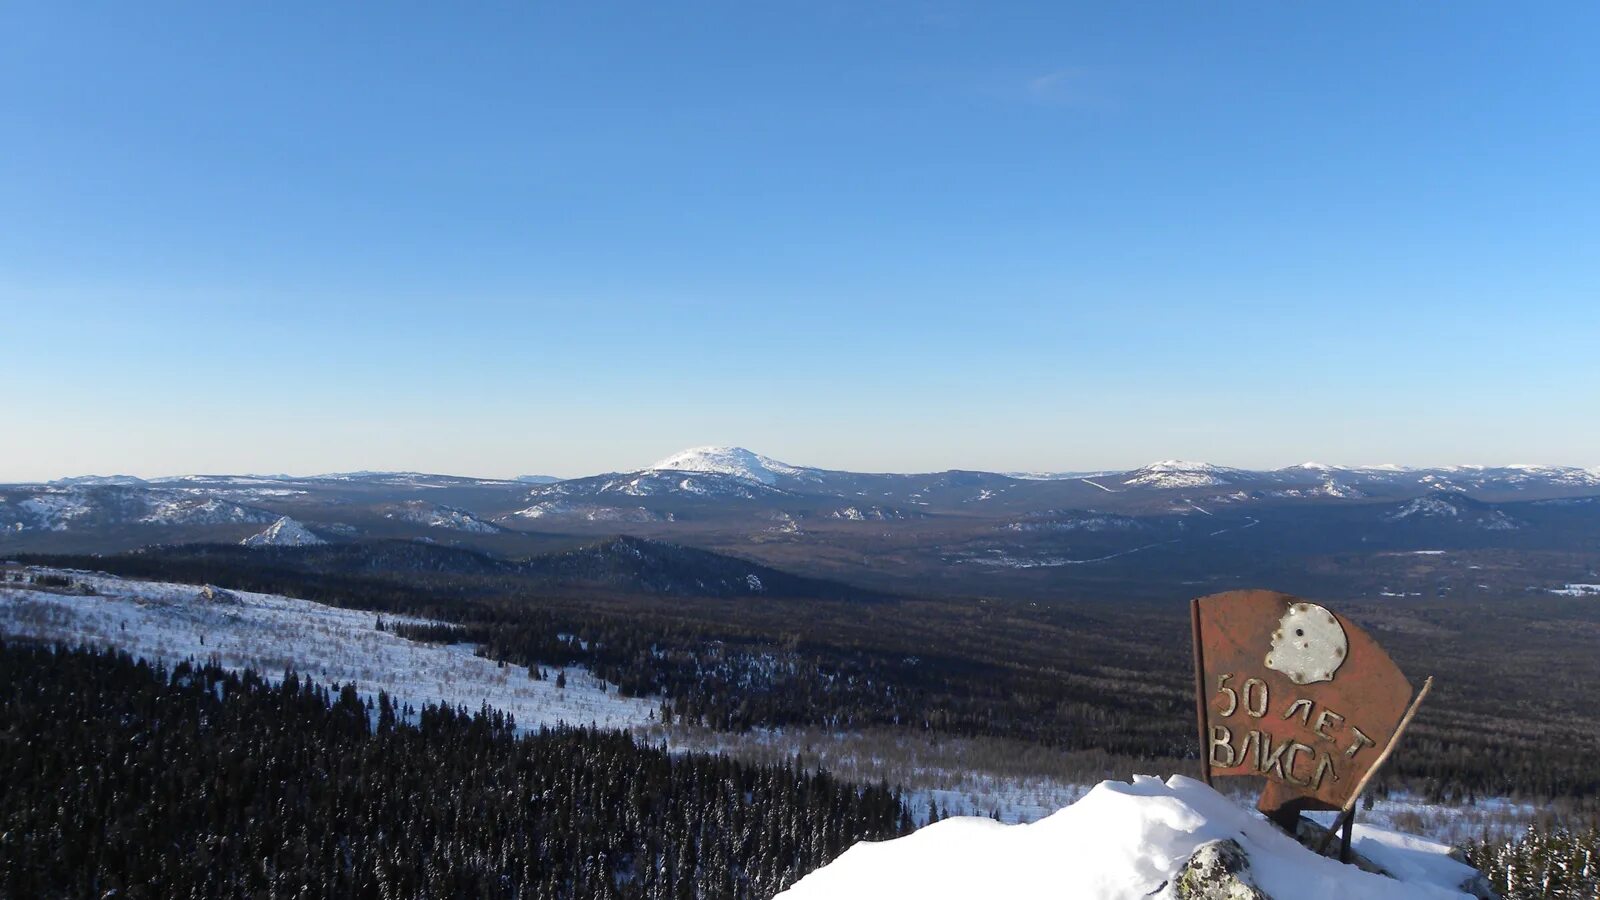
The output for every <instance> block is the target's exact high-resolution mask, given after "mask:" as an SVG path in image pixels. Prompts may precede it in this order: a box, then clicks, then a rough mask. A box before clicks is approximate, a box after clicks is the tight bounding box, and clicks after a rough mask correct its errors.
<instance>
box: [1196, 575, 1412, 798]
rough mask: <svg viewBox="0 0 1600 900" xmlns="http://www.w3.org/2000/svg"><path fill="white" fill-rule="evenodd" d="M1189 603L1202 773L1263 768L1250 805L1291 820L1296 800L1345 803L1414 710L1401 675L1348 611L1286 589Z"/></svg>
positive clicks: (1251, 773)
mask: <svg viewBox="0 0 1600 900" xmlns="http://www.w3.org/2000/svg"><path fill="white" fill-rule="evenodd" d="M1190 611H1191V614H1192V616H1193V620H1194V622H1193V624H1194V645H1195V681H1196V688H1197V690H1198V696H1197V698H1196V712H1197V715H1198V718H1199V724H1200V737H1201V744H1202V746H1201V755H1202V763H1203V766H1202V771H1203V772H1204V775H1205V779H1206V782H1207V783H1210V781H1211V779H1212V778H1225V777H1232V776H1257V777H1262V778H1265V779H1266V790H1265V791H1263V792H1262V795H1261V800H1260V803H1259V804H1258V806H1259V808H1260V809H1261V811H1262V812H1265V813H1267V815H1268V816H1269V817H1271V818H1273V819H1274V820H1275V821H1277V822H1279V823H1280V824H1283V825H1285V826H1286V827H1290V828H1292V827H1293V823H1294V822H1295V821H1296V820H1298V818H1299V814H1300V811H1301V810H1306V809H1337V810H1341V811H1343V810H1348V809H1350V808H1351V807H1352V806H1353V805H1354V803H1355V800H1356V797H1357V796H1358V795H1359V794H1360V792H1361V789H1362V788H1364V787H1365V786H1366V782H1367V779H1368V777H1369V776H1370V774H1371V773H1373V772H1375V771H1376V769H1377V767H1378V766H1379V765H1381V764H1382V762H1383V760H1384V759H1385V758H1387V756H1388V753H1389V751H1390V750H1391V749H1392V747H1393V743H1394V741H1395V739H1396V738H1398V736H1399V734H1400V733H1401V732H1402V731H1403V730H1404V723H1406V722H1409V720H1410V716H1409V712H1410V711H1414V708H1413V709H1412V710H1408V706H1412V707H1414V704H1412V703H1411V700H1412V694H1411V685H1410V683H1409V682H1407V681H1406V677H1405V674H1404V673H1402V672H1401V671H1400V668H1399V667H1398V666H1396V665H1395V664H1394V661H1393V660H1391V659H1390V658H1389V655H1388V654H1387V653H1385V652H1384V651H1383V648H1381V647H1379V646H1378V644H1377V642H1376V641H1374V640H1373V639H1372V638H1371V637H1370V636H1368V634H1367V633H1366V632H1365V631H1362V630H1361V629H1360V628H1359V627H1358V626H1356V625H1355V624H1354V623H1352V622H1351V621H1350V620H1348V619H1346V618H1345V617H1343V616H1341V615H1339V614H1337V613H1335V612H1333V611H1331V610H1329V609H1327V608H1325V607H1323V606H1320V605H1318V604H1316V603H1312V602H1310V601H1307V600H1302V599H1300V598H1298V597H1291V596H1289V595H1288V594H1280V593H1277V592H1275V591H1230V592H1228V593H1225V594H1213V595H1211V596H1209V597H1201V598H1200V599H1198V600H1195V601H1194V602H1193V603H1192V605H1191V608H1190ZM1420 699H1421V697H1420V696H1419V697H1418V700H1420Z"/></svg>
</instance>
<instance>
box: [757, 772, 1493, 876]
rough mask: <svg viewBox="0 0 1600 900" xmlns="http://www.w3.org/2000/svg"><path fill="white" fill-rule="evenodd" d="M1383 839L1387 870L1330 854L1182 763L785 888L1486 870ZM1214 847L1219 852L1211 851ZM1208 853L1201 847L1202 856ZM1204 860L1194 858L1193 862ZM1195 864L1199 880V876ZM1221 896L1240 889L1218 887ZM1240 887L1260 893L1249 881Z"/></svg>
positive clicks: (854, 850)
mask: <svg viewBox="0 0 1600 900" xmlns="http://www.w3.org/2000/svg"><path fill="white" fill-rule="evenodd" d="M1365 834H1366V836H1367V837H1368V839H1369V840H1370V841H1382V843H1383V847H1382V848H1381V849H1382V853H1381V854H1380V853H1378V852H1377V851H1375V852H1374V858H1379V857H1380V856H1381V858H1383V859H1384V862H1383V865H1385V866H1386V867H1387V868H1388V870H1389V871H1391V872H1392V873H1394V874H1395V876H1396V877H1395V878H1387V877H1385V876H1383V875H1377V874H1373V873H1369V872H1364V871H1361V870H1360V869H1357V868H1355V867H1354V866H1347V865H1343V864H1341V863H1339V862H1337V861H1336V860H1332V859H1327V858H1324V857H1321V856H1317V855H1316V854H1314V853H1312V852H1311V851H1310V850H1307V849H1305V848H1304V847H1302V846H1300V844H1298V843H1296V842H1295V841H1294V840H1293V839H1292V838H1290V837H1289V836H1287V835H1285V834H1283V833H1282V832H1280V831H1279V830H1278V829H1277V827H1276V826H1274V825H1273V824H1271V823H1270V822H1268V821H1266V820H1265V819H1264V818H1262V817H1261V816H1260V815H1258V814H1256V813H1253V812H1250V811H1246V810H1244V809H1241V808H1239V807H1238V806H1235V805H1234V804H1233V803H1232V802H1230V801H1229V800H1228V799H1227V798H1225V797H1223V796H1222V795H1221V794H1218V793H1217V792H1215V791H1213V790H1212V789H1211V788H1209V787H1207V786H1205V785H1204V784H1201V783H1200V782H1198V781H1195V780H1193V779H1190V778H1185V777H1183V776H1181V775H1174V776H1173V777H1172V778H1170V779H1168V780H1167V781H1166V782H1164V783H1163V782H1162V781H1161V780H1160V779H1157V778H1151V777H1148V776H1138V777H1136V778H1135V779H1134V781H1133V783H1132V784H1125V783H1122V782H1113V781H1107V782H1102V783H1101V784H1100V785H1099V786H1097V787H1095V788H1094V789H1093V790H1091V791H1090V792H1089V793H1088V794H1087V795H1085V796H1084V798H1083V799H1081V800H1079V801H1078V802H1076V803H1074V804H1072V805H1071V806H1068V807H1066V808H1065V809H1062V810H1060V811H1059V812H1057V813H1055V814H1054V815H1052V816H1050V817H1049V818H1046V819H1043V820H1040V821H1038V822H1035V823H1033V824H1031V825H1002V824H1000V823H999V822H995V821H993V820H990V819H979V818H955V819H946V820H944V821H942V822H938V823H936V824H934V825H929V826H927V827H925V828H923V829H921V830H919V831H917V832H915V833H913V834H911V835H909V836H907V837H903V838H899V839H897V840H892V841H884V842H881V843H870V842H862V843H859V844H856V845H855V846H854V847H851V848H850V849H849V850H847V851H845V853H844V854H843V855H842V856H840V857H839V858H838V859H836V860H834V861H833V862H832V863H830V864H829V865H827V866H825V867H823V868H821V869H819V870H817V871H815V872H813V873H811V874H810V875H807V876H806V877H805V878H803V879H801V880H800V881H799V883H797V884H796V885H795V886H794V887H792V888H790V889H789V890H788V891H786V892H784V893H782V894H779V895H778V896H779V897H784V898H788V900H878V898H882V897H916V898H918V900H957V898H960V900H971V898H977V897H983V898H1003V900H1010V898H1030V900H1031V898H1063V900H1069V898H1070V900H1122V898H1127V900H1135V898H1146V897H1156V898H1165V900H1180V898H1184V897H1193V896H1205V895H1203V894H1199V895H1197V894H1194V893H1191V892H1189V891H1188V890H1187V889H1182V888H1180V883H1182V882H1184V881H1185V880H1187V881H1189V882H1190V883H1191V884H1192V883H1193V881H1194V880H1195V878H1196V877H1197V874H1198V869H1199V868H1200V865H1201V864H1202V863H1206V862H1208V861H1209V862H1210V863H1212V864H1213V868H1214V869H1226V868H1227V867H1228V866H1226V865H1223V863H1229V864H1232V863H1234V862H1237V860H1235V859H1233V858H1232V855H1231V853H1230V851H1229V844H1230V843H1233V844H1236V845H1237V848H1238V850H1240V851H1242V854H1243V861H1242V865H1243V867H1244V868H1242V869H1241V870H1240V871H1241V872H1242V873H1243V874H1242V875H1240V874H1239V873H1228V874H1233V875H1236V876H1238V877H1237V881H1238V883H1240V884H1242V885H1248V886H1253V887H1254V888H1255V889H1257V890H1259V892H1260V896H1264V897H1267V898H1273V900H1290V898H1296V900H1347V898H1354V897H1359V898H1365V900H1430V898H1462V897H1468V896H1470V895H1468V894H1466V893H1464V892H1463V891H1461V890H1460V889H1459V886H1460V885H1462V884H1463V883H1464V882H1466V881H1467V880H1468V879H1470V878H1471V877H1473V876H1474V875H1476V873H1475V872H1474V871H1473V870H1472V869H1471V868H1470V867H1468V866H1466V865H1464V864H1461V863H1456V862H1455V861H1454V860H1450V859H1449V858H1448V857H1447V856H1445V852H1446V851H1447V850H1448V848H1445V847H1443V846H1442V845H1438V844H1431V843H1430V842H1427V841H1422V840H1420V839H1415V840H1410V841H1407V840H1403V839H1401V838H1403V836H1400V835H1395V836H1394V837H1395V838H1396V840H1387V839H1384V838H1381V837H1380V836H1379V835H1378V829H1367V830H1366V832H1365ZM1202 848H1205V850H1206V852H1204V853H1199V851H1201V850H1202ZM1197 853H1199V856H1198V857H1197ZM1191 859H1193V860H1194V861H1195V863H1196V866H1195V867H1194V868H1191V867H1190V861H1191ZM1186 874H1187V876H1188V877H1187V879H1186V877H1185V876H1186ZM1217 896H1229V895H1227V894H1218V895H1217ZM1232 896H1243V897H1248V896H1251V895H1250V894H1249V893H1247V892H1243V893H1235V894H1233V895H1232Z"/></svg>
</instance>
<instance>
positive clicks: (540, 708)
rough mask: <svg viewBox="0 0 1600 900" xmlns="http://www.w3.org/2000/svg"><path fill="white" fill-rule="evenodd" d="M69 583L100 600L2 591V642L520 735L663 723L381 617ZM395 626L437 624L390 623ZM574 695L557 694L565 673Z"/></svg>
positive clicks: (93, 579)
mask: <svg viewBox="0 0 1600 900" xmlns="http://www.w3.org/2000/svg"><path fill="white" fill-rule="evenodd" d="M29 571H30V572H43V573H54V574H65V575H68V576H69V577H71V578H72V580H73V581H74V582H75V583H76V584H79V585H83V586H85V587H87V588H89V589H91V590H93V591H94V592H95V593H94V594H93V595H91V596H84V595H82V594H78V593H60V592H54V591H47V590H39V589H32V588H22V587H17V586H5V585H0V634H4V635H8V636H14V637H29V638H36V639H39V640H46V641H62V642H64V643H68V644H73V643H84V644H91V645H95V646H113V647H117V648H119V649H122V650H126V651H127V652H129V653H130V654H132V655H134V656H138V657H143V658H145V659H148V660H151V661H160V662H165V663H167V664H169V665H171V664H175V663H177V662H180V661H182V660H185V659H191V658H192V659H199V660H206V659H214V660H215V661H216V662H217V663H218V664H220V665H222V666H224V667H227V668H229V669H234V670H240V669H245V668H251V669H255V670H256V671H257V672H259V673H261V674H262V675H263V676H265V677H268V678H277V677H281V676H282V675H283V673H284V671H285V670H287V669H292V670H294V671H296V672H299V673H300V674H301V675H305V676H308V677H312V678H315V679H317V680H319V681H324V682H327V681H337V682H339V683H347V682H348V683H354V684H355V686H356V689H357V690H358V691H359V692H361V693H362V694H363V695H365V696H368V697H375V696H376V695H377V693H378V691H380V690H383V691H387V692H388V693H389V694H390V695H391V696H393V697H394V698H396V699H397V700H401V701H406V702H409V703H411V704H412V705H413V706H419V707H420V706H421V705H422V704H424V703H430V702H433V703H448V704H451V705H454V706H465V707H467V708H468V709H472V710H475V709H477V708H478V707H479V706H481V705H482V704H484V703H488V704H489V705H490V706H493V707H495V708H496V709H499V710H502V711H504V712H508V713H511V714H512V715H513V716H515V717H516V721H517V725H518V727H521V728H538V727H539V726H540V725H552V726H553V725H556V724H558V723H563V722H564V723H567V724H570V725H583V724H591V723H592V724H596V725H602V726H606V727H611V728H628V727H631V726H635V725H644V724H646V723H650V722H653V721H654V719H655V715H654V713H655V709H656V702H655V701H651V700H644V699H632V698H626V697H621V696H618V695H617V691H616V688H615V686H613V685H608V684H606V683H605V682H603V681H600V680H599V679H597V678H595V677H593V675H591V674H590V673H589V672H588V670H586V669H584V668H582V667H578V666H571V667H567V668H566V669H564V670H563V669H561V668H559V667H552V668H551V670H550V676H549V677H548V678H546V679H544V680H538V679H535V678H531V677H529V674H528V670H527V668H526V667H522V666H506V667H504V668H501V667H500V666H499V664H497V663H496V662H494V661H493V660H489V659H485V658H483V657H480V656H476V655H474V652H473V650H474V648H473V647H472V646H470V645H465V644H454V645H449V646H445V645H439V644H424V643H416V642H413V641H409V640H407V639H405V638H402V637H399V636H397V635H395V634H394V633H393V632H390V631H387V630H385V631H379V630H378V629H377V627H376V625H377V622H378V619H379V618H380V614H379V613H372V612H365V611H361V610H353V609H340V608H338V607H333V606H324V605H322V604H320V603H313V602H311V601H309V600H297V599H293V598H289V597H283V596H279V595H276V594H256V593H250V592H247V591H224V590H218V589H216V588H201V587H197V586H195V585H187V584H169V583H163V582H149V581H135V580H132V579H125V578H119V577H116V576H112V575H93V574H86V573H81V572H62V571H61V570H54V569H30V570H29ZM381 618H382V619H383V620H384V621H385V622H388V623H399V622H410V623H414V624H429V623H428V622H427V621H426V620H423V619H416V618H410V617H406V616H394V615H390V614H387V613H384V614H381ZM561 671H564V672H565V673H566V676H567V677H566V687H565V688H564V689H563V688H557V687H556V686H555V676H556V673H557V672H561Z"/></svg>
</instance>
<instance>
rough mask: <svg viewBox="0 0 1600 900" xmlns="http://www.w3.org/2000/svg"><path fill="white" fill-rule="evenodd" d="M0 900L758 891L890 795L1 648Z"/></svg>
mask: <svg viewBox="0 0 1600 900" xmlns="http://www.w3.org/2000/svg"><path fill="white" fill-rule="evenodd" d="M0 684H5V685H7V689H6V691H5V692H4V694H3V696H0V703H3V710H0V712H3V715H0V785H3V786H4V789H3V791H0V896H5V897H16V898H23V897H28V898H33V897H119V898H121V897H127V898H158V897H160V898H169V897H170V898H212V897H251V898H279V897H282V898H287V897H310V896H315V897H350V898H411V897H504V898H538V900H544V898H617V900H623V898H688V897H730V898H731V897H752V898H754V897H770V896H771V895H772V894H774V893H776V892H777V891H778V890H781V889H782V888H783V887H785V886H787V885H788V884H791V883H793V882H794V881H795V880H796V879H798V878H799V877H800V876H801V875H803V874H805V873H806V872H809V871H811V870H812V869H814V868H816V867H818V866H820V865H822V864H824V863H826V862H827V861H829V860H830V859H832V858H833V857H835V856H837V855H838V854H839V853H841V852H843V851H844V850H845V849H846V848H848V847H849V846H850V845H851V844H852V843H854V842H856V841H859V840H879V839H885V838H890V837H894V836H897V835H899V834H902V833H905V832H906V831H908V830H909V829H910V827H911V822H910V818H909V816H908V813H907V810H906V809H905V807H904V805H903V804H902V802H901V801H900V798H899V797H898V796H897V795H896V794H895V793H894V792H892V791H891V790H890V789H889V788H887V787H883V786H879V787H865V788H862V787H856V786H852V785H848V784H845V783H842V782H839V781H837V780H835V779H833V778H830V777H829V776H827V775H826V774H820V773H809V772H805V771H802V770H800V769H799V768H798V767H757V766H750V765H744V764H740V763H738V762H734V761H731V760H728V759H726V758H723V757H711V756H705V755H693V754H688V755H685V754H668V753H666V752H665V751H663V750H661V749H657V748H652V747H648V746H640V745H639V744H637V743H636V742H635V741H634V740H633V739H632V738H631V737H629V736H628V735H626V734H623V733H619V732H602V731H593V730H586V729H564V730H554V731H542V732H540V733H538V734H532V735H521V736H519V735H518V734H517V733H516V732H515V723H513V722H512V721H510V720H509V719H508V718H507V717H505V716H504V715H503V714H500V713H497V712H494V711H492V710H478V711H469V710H465V709H450V708H440V707H433V706H430V707H426V708H423V709H420V710H413V709H410V708H407V707H399V708H397V707H396V706H394V705H393V704H391V703H390V701H389V699H388V697H387V696H380V697H379V698H378V699H377V700H376V702H373V701H370V700H369V701H363V700H362V699H361V698H360V697H358V695H357V694H356V692H355V690H354V689H353V688H350V687H343V688H340V687H337V686H325V685H317V684H313V683H310V682H308V681H305V680H302V679H300V678H298V677H296V676H294V675H292V674H291V675H288V676H286V677H283V678H282V679H281V680H269V679H266V678H263V677H262V676H261V675H259V674H257V673H254V672H248V671H247V672H244V673H242V674H232V673H229V672H227V671H225V670H223V669H220V668H217V667H214V666H210V665H192V664H187V663H185V664H180V665H178V666H177V667H175V668H174V669H172V670H171V671H168V670H166V669H164V668H162V667H159V666H152V665H150V664H148V663H145V662H143V661H136V660H134V659H132V658H130V657H129V656H127V655H125V654H118V653H111V652H101V651H94V650H83V649H67V648H62V647H45V646H40V645H33V644H18V643H10V644H6V643H0Z"/></svg>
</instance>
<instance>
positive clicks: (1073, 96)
mask: <svg viewBox="0 0 1600 900" xmlns="http://www.w3.org/2000/svg"><path fill="white" fill-rule="evenodd" d="M1025 88H1026V93H1027V96H1028V98H1029V99H1030V100H1032V101H1033V102H1034V103H1039V104H1042V105H1045V106H1062V107H1075V108H1100V107H1104V106H1106V105H1107V101H1106V97H1105V94H1104V92H1103V91H1102V90H1101V85H1100V84H1099V83H1098V80H1097V79H1096V78H1095V77H1094V74H1093V73H1092V72H1090V71H1089V70H1088V69H1085V68H1083V67H1081V66H1069V67H1066V68H1061V69H1055V70H1052V71H1049V72H1045V73H1044V74H1042V75H1035V76H1033V77H1031V78H1029V79H1028V80H1027V82H1026V85H1025Z"/></svg>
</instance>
